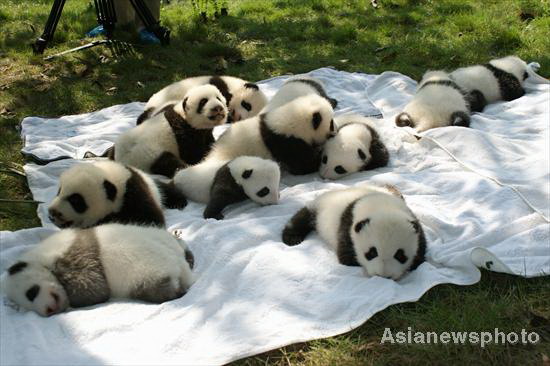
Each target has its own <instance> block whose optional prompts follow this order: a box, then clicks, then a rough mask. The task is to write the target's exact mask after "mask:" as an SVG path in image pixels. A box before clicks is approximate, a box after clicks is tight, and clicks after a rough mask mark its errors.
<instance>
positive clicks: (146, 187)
mask: <svg viewBox="0 0 550 366" xmlns="http://www.w3.org/2000/svg"><path fill="white" fill-rule="evenodd" d="M186 204H187V200H186V199H185V196H183V195H182V194H181V193H179V191H178V190H176V189H175V188H174V186H173V185H172V184H167V183H162V182H158V181H157V182H155V181H153V179H151V177H149V176H148V175H146V174H145V173H143V172H142V171H140V170H138V169H135V168H130V167H126V166H124V165H122V164H119V163H116V162H114V161H100V162H95V163H81V164H76V165H74V166H72V167H71V168H70V169H68V170H66V171H64V172H63V173H62V174H61V177H60V178H59V191H58V193H57V196H56V197H55V198H54V200H53V201H52V203H51V204H50V207H49V210H48V213H49V218H50V221H52V222H53V223H54V224H55V225H56V226H58V227H60V228H65V227H80V228H86V227H91V226H95V225H99V224H103V223H108V222H118V223H122V224H126V223H134V224H143V225H155V226H160V227H164V225H165V221H164V214H163V213H162V208H161V207H162V206H165V207H168V208H183V207H185V205H186Z"/></svg>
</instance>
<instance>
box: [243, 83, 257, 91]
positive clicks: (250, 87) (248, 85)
mask: <svg viewBox="0 0 550 366" xmlns="http://www.w3.org/2000/svg"><path fill="white" fill-rule="evenodd" d="M244 87H245V88H249V89H254V90H260V87H259V86H258V85H256V84H253V83H245V84H244Z"/></svg>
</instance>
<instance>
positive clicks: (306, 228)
mask: <svg viewBox="0 0 550 366" xmlns="http://www.w3.org/2000/svg"><path fill="white" fill-rule="evenodd" d="M314 227H315V214H314V212H313V211H312V210H311V209H309V208H308V207H303V208H302V209H300V211H298V212H296V214H294V216H292V218H291V219H290V221H289V222H288V223H287V224H286V226H285V228H284V229H283V243H285V244H286V245H296V244H300V243H301V242H302V241H304V239H305V238H306V236H307V235H308V234H309V233H310V232H311V231H312V230H313V229H314Z"/></svg>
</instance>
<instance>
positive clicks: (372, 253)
mask: <svg viewBox="0 0 550 366" xmlns="http://www.w3.org/2000/svg"><path fill="white" fill-rule="evenodd" d="M376 257H378V251H377V250H376V248H375V247H370V249H369V251H368V252H366V253H365V258H367V260H368V261H371V260H373V259H374V258H376Z"/></svg>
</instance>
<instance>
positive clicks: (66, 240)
mask: <svg viewBox="0 0 550 366" xmlns="http://www.w3.org/2000/svg"><path fill="white" fill-rule="evenodd" d="M192 267H193V254H192V253H191V251H190V250H189V249H188V248H187V246H186V244H185V243H184V242H183V241H182V240H179V239H176V238H175V237H173V236H172V235H171V234H170V233H168V232H167V231H166V230H163V229H159V228H153V227H143V226H131V225H120V224H106V225H101V226H97V227H95V228H91V229H65V230H61V231H59V232H57V233H55V234H53V235H51V236H50V237H48V238H47V239H46V240H44V241H42V242H41V243H40V244H39V245H37V246H35V247H33V248H32V249H31V250H29V251H27V252H26V253H24V254H23V255H22V256H21V257H20V258H19V260H18V261H17V262H16V263H15V264H13V265H12V266H10V267H9V268H8V270H7V273H5V274H4V275H3V277H2V291H3V292H4V293H5V294H6V295H7V296H8V298H10V299H11V300H12V301H14V302H15V303H17V304H18V305H20V306H22V307H23V308H25V309H28V310H33V311H35V312H37V313H38V314H40V315H42V316H50V315H53V314H57V313H60V312H63V311H64V310H66V309H67V308H68V307H69V306H70V307H73V308H77V307H83V306H90V305H95V304H99V303H102V302H105V301H108V300H109V299H111V298H118V299H134V300H141V301H146V302H153V303H162V302H165V301H170V300H173V299H177V298H179V297H181V296H183V295H184V294H185V293H186V292H187V291H188V289H189V287H190V286H191V284H192V283H193V274H192V272H191V269H192Z"/></svg>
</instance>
